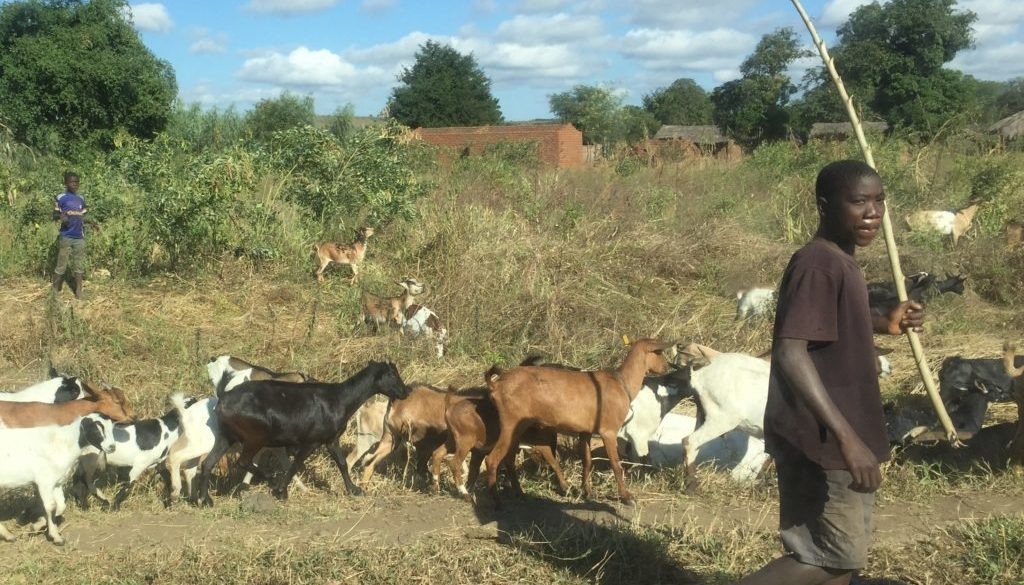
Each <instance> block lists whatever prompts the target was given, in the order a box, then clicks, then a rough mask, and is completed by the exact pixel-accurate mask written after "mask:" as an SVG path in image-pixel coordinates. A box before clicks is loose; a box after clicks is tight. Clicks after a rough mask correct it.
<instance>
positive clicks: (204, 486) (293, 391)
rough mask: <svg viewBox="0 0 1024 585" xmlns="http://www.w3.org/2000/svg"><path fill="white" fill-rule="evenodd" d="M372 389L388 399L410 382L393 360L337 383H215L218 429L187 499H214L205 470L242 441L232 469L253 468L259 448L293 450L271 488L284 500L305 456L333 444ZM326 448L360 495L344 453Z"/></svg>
mask: <svg viewBox="0 0 1024 585" xmlns="http://www.w3.org/2000/svg"><path fill="white" fill-rule="evenodd" d="M374 394H382V395H384V396H386V397H388V398H390V399H391V400H400V399H402V398H405V397H406V396H408V395H409V387H408V386H407V385H406V384H405V382H403V381H402V378H401V376H399V374H398V368H396V367H395V365H394V364H392V363H390V362H373V361H371V362H370V363H369V364H368V365H367V366H366V367H365V368H363V369H362V370H360V371H359V372H357V373H356V374H355V375H354V376H352V377H351V378H349V379H348V380H345V381H344V382H341V383H336V384H328V383H296V382H282V381H277V380H258V381H248V382H243V383H242V384H239V385H238V386H237V387H235V389H234V390H232V391H231V392H223V391H221V390H220V389H219V388H218V396H217V397H218V399H219V400H218V403H217V408H216V410H215V412H216V415H217V418H218V419H219V421H220V428H221V432H220V436H218V437H217V441H216V443H215V444H214V446H213V449H212V450H211V451H210V454H209V455H208V456H207V457H206V459H205V460H204V461H203V466H202V470H201V473H200V477H199V482H198V486H197V489H196V490H195V492H194V493H193V494H192V495H191V498H190V499H191V501H192V503H193V504H194V503H197V502H198V501H199V500H200V499H201V500H202V503H203V504H204V505H207V506H209V505H212V504H213V500H212V499H210V494H209V481H210V472H211V471H212V469H213V467H214V466H215V465H216V464H217V462H218V461H219V460H220V458H221V457H222V456H223V455H224V453H225V451H227V450H228V448H229V447H230V446H231V445H232V444H234V443H241V444H242V453H241V455H240V457H239V459H238V464H237V468H238V469H239V470H242V471H250V472H258V470H256V469H255V467H254V466H253V465H252V460H253V457H255V456H256V454H257V453H259V451H260V449H262V448H264V447H290V448H292V449H293V450H294V452H295V458H294V460H293V461H292V464H291V466H290V467H289V468H288V473H287V475H286V476H285V478H284V479H283V480H282V483H281V485H280V486H279V487H277V488H276V489H275V490H274V495H275V496H277V497H278V498H280V499H287V498H288V484H289V483H290V482H291V480H292V477H293V476H294V475H295V473H296V472H298V471H299V469H301V468H302V465H303V464H304V463H305V461H306V458H307V457H309V455H310V454H311V453H312V452H313V451H314V450H315V449H316V448H317V447H319V446H320V445H328V444H333V443H336V442H337V441H338V437H339V436H340V435H341V433H343V432H344V431H345V428H346V426H347V425H348V420H349V418H351V417H352V415H353V414H354V413H355V412H356V410H357V409H358V408H359V407H360V406H362V404H363V403H364V402H366V401H367V400H368V399H369V398H370V397H371V396H373V395H374ZM329 451H330V453H331V456H332V457H333V458H334V461H335V463H337V465H338V468H339V469H340V470H341V476H342V478H343V479H344V480H345V488H346V489H347V490H348V492H349V493H350V494H353V495H359V494H362V490H361V489H359V487H358V486H356V485H355V484H354V483H352V478H351V477H349V470H348V464H347V463H346V462H345V458H344V457H342V456H341V455H340V453H338V452H337V450H335V449H329ZM236 475H237V474H236ZM233 479H234V478H233ZM235 483H236V482H234V481H232V482H229V484H228V485H234V484H235Z"/></svg>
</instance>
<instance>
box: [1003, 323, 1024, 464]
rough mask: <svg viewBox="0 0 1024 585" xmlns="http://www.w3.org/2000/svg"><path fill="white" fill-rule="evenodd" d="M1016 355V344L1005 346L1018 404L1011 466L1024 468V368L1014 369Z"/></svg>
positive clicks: (1004, 364)
mask: <svg viewBox="0 0 1024 585" xmlns="http://www.w3.org/2000/svg"><path fill="white" fill-rule="evenodd" d="M1016 353H1017V346H1016V345H1015V344H1013V343H1011V342H1009V341H1007V342H1006V343H1004V344H1003V368H1004V369H1005V370H1006V375H1007V376H1010V377H1011V378H1013V399H1014V401H1015V402H1016V403H1017V433H1016V435H1014V437H1013V441H1012V442H1011V443H1010V464H1011V465H1016V466H1024V366H1021V367H1019V368H1016V367H1014V365H1013V362H1014V358H1015V357H1016Z"/></svg>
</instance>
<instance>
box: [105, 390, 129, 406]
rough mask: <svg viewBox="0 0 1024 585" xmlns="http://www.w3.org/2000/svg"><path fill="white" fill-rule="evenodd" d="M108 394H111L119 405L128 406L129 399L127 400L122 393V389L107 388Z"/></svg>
mask: <svg viewBox="0 0 1024 585" xmlns="http://www.w3.org/2000/svg"><path fill="white" fill-rule="evenodd" d="M107 392H110V395H111V396H113V397H114V400H115V401H116V402H117V403H118V404H121V405H125V404H128V399H127V398H125V395H124V392H122V391H121V389H120V388H118V387H117V386H110V387H109V388H107Z"/></svg>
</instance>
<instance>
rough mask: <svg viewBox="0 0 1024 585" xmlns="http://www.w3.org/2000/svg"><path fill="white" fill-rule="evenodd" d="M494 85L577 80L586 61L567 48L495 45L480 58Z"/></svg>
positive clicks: (557, 46) (582, 72)
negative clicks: (545, 80)
mask: <svg viewBox="0 0 1024 585" xmlns="http://www.w3.org/2000/svg"><path fill="white" fill-rule="evenodd" d="M479 62H480V65H481V66H482V67H483V68H484V69H485V70H486V71H487V73H488V74H490V75H491V76H492V77H493V78H494V80H495V82H506V83H507V82H510V81H513V80H516V81H529V80H531V79H536V78H538V77H542V78H543V77H546V78H569V79H573V78H577V77H580V76H581V75H583V74H584V73H585V69H584V67H585V62H584V61H583V60H581V59H580V57H579V55H578V54H576V53H575V51H573V50H571V49H570V48H569V47H568V46H566V45H542V46H525V45H519V44H515V43H498V44H497V45H494V47H493V48H492V49H491V50H490V51H488V52H487V53H485V54H482V55H481V56H480V58H479Z"/></svg>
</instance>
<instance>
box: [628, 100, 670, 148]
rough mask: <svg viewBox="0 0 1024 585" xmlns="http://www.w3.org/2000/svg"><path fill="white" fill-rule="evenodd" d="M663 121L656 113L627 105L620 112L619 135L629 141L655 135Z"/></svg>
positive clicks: (632, 141)
mask: <svg viewBox="0 0 1024 585" xmlns="http://www.w3.org/2000/svg"><path fill="white" fill-rule="evenodd" d="M660 127H661V122H659V121H658V119H657V118H655V117H654V114H652V113H650V112H648V111H647V110H645V109H643V108H640V107H637V106H626V107H624V108H622V110H620V112H619V135H620V136H621V137H622V139H623V140H625V141H626V142H629V143H634V142H638V141H640V140H644V139H646V138H651V137H653V136H654V135H655V134H656V133H657V132H658V128H660Z"/></svg>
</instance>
